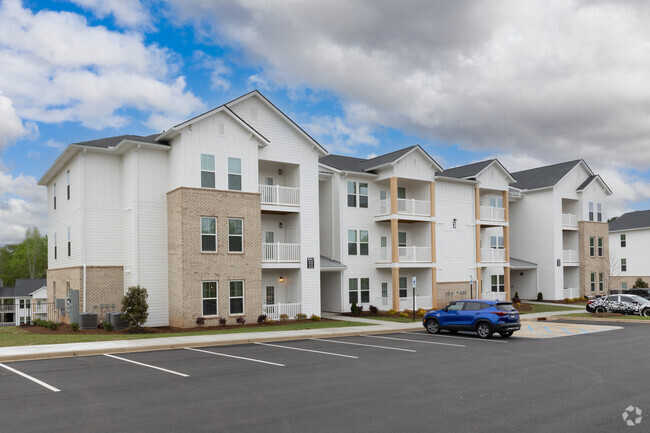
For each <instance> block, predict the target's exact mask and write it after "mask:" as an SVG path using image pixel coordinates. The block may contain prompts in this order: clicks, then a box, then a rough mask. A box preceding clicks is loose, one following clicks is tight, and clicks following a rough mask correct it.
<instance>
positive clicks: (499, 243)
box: [490, 236, 503, 250]
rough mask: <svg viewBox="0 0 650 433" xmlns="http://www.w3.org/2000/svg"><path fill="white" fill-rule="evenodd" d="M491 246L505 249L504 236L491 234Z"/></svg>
mask: <svg viewBox="0 0 650 433" xmlns="http://www.w3.org/2000/svg"><path fill="white" fill-rule="evenodd" d="M490 248H492V249H498V250H502V249H503V236H490Z"/></svg>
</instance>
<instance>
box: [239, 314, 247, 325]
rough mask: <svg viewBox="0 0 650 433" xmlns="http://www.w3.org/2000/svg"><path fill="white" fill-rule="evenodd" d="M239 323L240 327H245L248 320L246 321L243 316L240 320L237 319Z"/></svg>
mask: <svg viewBox="0 0 650 433" xmlns="http://www.w3.org/2000/svg"><path fill="white" fill-rule="evenodd" d="M237 323H238V324H240V325H242V326H244V324H245V323H246V319H244V317H243V316H242V317H238V318H237Z"/></svg>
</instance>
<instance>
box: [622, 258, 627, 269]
mask: <svg viewBox="0 0 650 433" xmlns="http://www.w3.org/2000/svg"><path fill="white" fill-rule="evenodd" d="M621 272H627V259H621Z"/></svg>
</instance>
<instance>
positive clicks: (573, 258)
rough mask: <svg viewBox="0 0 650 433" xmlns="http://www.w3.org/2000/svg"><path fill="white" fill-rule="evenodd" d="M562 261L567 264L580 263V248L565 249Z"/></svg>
mask: <svg viewBox="0 0 650 433" xmlns="http://www.w3.org/2000/svg"><path fill="white" fill-rule="evenodd" d="M562 262H564V263H565V264H576V265H577V264H579V262H580V257H579V256H578V250H563V251H562Z"/></svg>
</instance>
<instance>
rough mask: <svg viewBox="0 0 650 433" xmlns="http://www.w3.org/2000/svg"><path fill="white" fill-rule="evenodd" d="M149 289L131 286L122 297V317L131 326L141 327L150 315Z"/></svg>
mask: <svg viewBox="0 0 650 433" xmlns="http://www.w3.org/2000/svg"><path fill="white" fill-rule="evenodd" d="M148 296H149V295H147V289H145V288H144V287H140V286H132V287H129V288H128V290H127V292H126V295H124V297H123V298H122V317H123V318H124V320H125V321H126V323H128V324H129V328H140V327H141V326H142V325H144V322H146V321H147V317H149V312H148V310H149V304H147V297H148Z"/></svg>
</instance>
